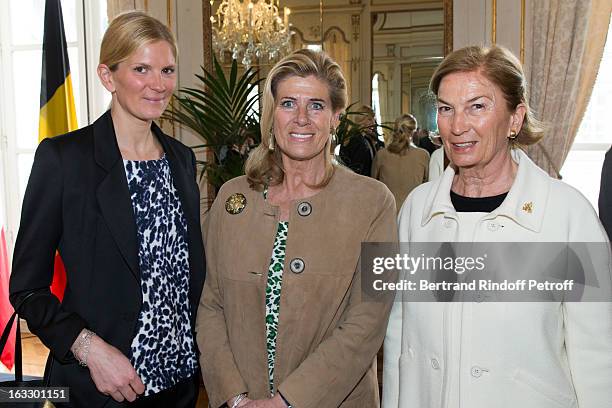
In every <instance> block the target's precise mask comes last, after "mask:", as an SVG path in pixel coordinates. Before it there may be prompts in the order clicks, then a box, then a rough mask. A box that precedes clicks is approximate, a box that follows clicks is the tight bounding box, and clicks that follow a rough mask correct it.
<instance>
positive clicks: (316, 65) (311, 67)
mask: <svg viewBox="0 0 612 408" xmlns="http://www.w3.org/2000/svg"><path fill="white" fill-rule="evenodd" d="M292 76H299V77H301V78H306V77H309V76H314V77H315V78H317V79H319V80H321V81H323V82H324V83H325V84H327V89H328V90H329V99H330V103H331V108H332V111H333V112H334V113H338V112H340V111H342V110H344V108H345V107H346V101H347V92H346V81H345V79H344V75H343V74H342V69H341V68H340V65H338V63H336V62H335V61H334V60H333V59H332V58H331V57H329V56H328V55H327V54H325V53H324V52H321V51H313V50H309V49H301V50H297V51H294V52H293V53H291V54H290V55H288V56H286V57H285V58H283V59H282V60H280V61H279V62H278V63H277V64H276V65H274V67H272V69H271V70H270V73H269V74H268V77H267V78H266V82H265V85H264V89H263V94H262V112H261V122H260V128H261V144H260V145H259V146H257V148H255V149H254V150H253V151H252V152H251V153H250V154H249V158H248V159H247V161H246V163H245V173H246V175H247V178H248V181H249V185H250V186H251V188H254V189H255V190H257V191H261V190H262V189H263V187H264V186H265V185H276V184H279V183H281V182H282V181H283V178H284V176H285V172H284V170H283V167H282V160H281V153H280V151H279V149H275V150H274V151H270V150H269V135H270V132H273V125H274V107H275V100H276V92H277V88H278V84H279V83H280V82H281V81H282V80H284V79H286V78H288V77H292ZM330 146H331V140H328V142H327V144H326V146H325V163H326V171H325V177H324V178H323V181H322V182H321V183H320V184H319V185H317V186H312V187H323V186H325V185H326V184H327V183H329V180H331V177H332V175H333V172H334V168H333V163H332V159H333V156H332V152H331V148H330Z"/></svg>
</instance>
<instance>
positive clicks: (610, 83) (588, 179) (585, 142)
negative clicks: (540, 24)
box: [561, 24, 612, 208]
mask: <svg viewBox="0 0 612 408" xmlns="http://www.w3.org/2000/svg"><path fill="white" fill-rule="evenodd" d="M611 111H612V24H611V25H610V27H609V28H608V37H607V40H606V47H605V49H604V53H603V57H602V60H601V65H600V67H599V72H598V74H597V80H596V81H595V86H594V88H593V94H592V95H591V99H590V100H589V104H588V106H587V110H586V113H585V115H584V118H583V120H582V123H581V124H580V129H579V130H578V134H577V135H576V139H575V141H574V144H573V145H572V149H571V151H570V153H569V155H568V156H567V160H566V161H565V163H564V164H563V168H562V169H561V175H562V176H563V181H565V182H566V183H568V184H570V185H572V186H574V187H575V188H577V189H578V190H580V191H581V192H582V194H584V195H585V196H586V198H587V199H588V200H589V201H590V202H591V204H593V206H594V207H595V208H597V199H598V196H599V183H600V179H601V166H602V165H603V160H604V156H605V154H606V151H607V150H608V149H609V148H610V145H611V144H612V121H610V118H609V115H610V112H611Z"/></svg>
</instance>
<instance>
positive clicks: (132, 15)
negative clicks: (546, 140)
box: [99, 11, 178, 71]
mask: <svg viewBox="0 0 612 408" xmlns="http://www.w3.org/2000/svg"><path fill="white" fill-rule="evenodd" d="M157 41H166V42H167V43H168V44H169V45H170V49H171V50H172V55H174V58H175V59H176V58H177V56H178V50H177V46H176V40H175V39H174V35H172V32H171V31H170V29H168V27H166V26H165V25H164V24H163V23H162V22H161V21H159V20H157V19H155V18H153V17H151V16H150V15H148V14H147V13H145V12H143V11H129V12H127V13H122V14H119V15H118V16H117V17H115V18H114V19H113V21H111V23H110V24H109V26H108V28H107V29H106V32H105V33H104V37H103V38H102V45H101V46H100V62H99V63H100V64H104V65H106V66H108V67H109V69H110V70H111V71H114V70H116V69H117V66H118V65H119V63H121V62H122V61H125V60H126V59H128V58H129V56H130V55H132V53H133V52H134V51H136V50H137V49H138V48H140V47H141V46H143V45H145V44H150V43H153V42H157Z"/></svg>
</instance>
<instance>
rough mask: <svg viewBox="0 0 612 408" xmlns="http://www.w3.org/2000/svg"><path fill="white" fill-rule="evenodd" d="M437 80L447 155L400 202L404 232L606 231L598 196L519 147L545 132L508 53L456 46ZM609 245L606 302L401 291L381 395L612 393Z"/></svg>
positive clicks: (524, 238) (602, 270)
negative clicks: (428, 296)
mask: <svg viewBox="0 0 612 408" xmlns="http://www.w3.org/2000/svg"><path fill="white" fill-rule="evenodd" d="M430 87H431V90H432V91H433V93H434V94H435V95H436V96H437V100H438V128H439V130H440V135H441V136H442V140H443V144H444V148H445V150H446V152H447V153H448V155H449V159H450V162H451V165H449V166H448V167H447V168H446V170H445V171H444V173H443V174H442V176H441V177H440V178H438V179H436V180H435V181H432V182H430V183H425V184H423V185H421V186H419V187H417V188H416V189H415V190H414V191H413V192H412V194H410V196H409V197H408V199H407V200H406V202H405V203H404V205H403V207H402V210H401V212H400V214H399V232H400V241H401V242H410V243H418V242H429V243H432V242H485V243H496V242H503V243H507V248H508V251H510V250H512V249H513V248H517V247H518V246H519V244H520V243H529V244H530V245H531V244H533V243H537V242H540V243H550V242H561V243H589V245H594V244H593V243H600V244H607V238H606V233H605V230H604V229H603V227H602V225H601V224H600V223H599V220H598V218H597V214H596V213H595V211H594V209H593V208H592V207H591V205H590V203H589V202H588V201H587V200H586V199H585V198H584V197H583V196H582V195H581V194H580V193H579V192H578V191H576V190H574V189H573V188H572V187H570V186H568V185H567V184H565V183H563V182H561V181H560V180H557V179H553V178H551V177H550V176H549V175H548V174H547V173H545V172H544V171H543V170H541V169H540V168H539V167H538V166H536V165H535V164H534V163H533V162H532V161H531V160H530V159H529V157H528V156H527V154H526V153H524V152H523V150H521V149H520V146H524V145H531V144H534V143H536V142H537V141H538V140H539V139H540V138H541V137H542V132H541V131H540V130H539V129H538V127H537V125H536V123H537V122H535V120H534V117H533V116H532V114H531V112H530V109H529V105H528V102H527V101H528V97H527V87H526V80H525V76H524V74H523V69H522V67H521V64H520V62H519V61H518V59H517V58H516V57H515V56H514V55H512V54H511V53H510V52H509V51H508V50H507V49H505V48H502V47H499V46H493V47H491V48H484V47H479V46H472V47H466V48H462V49H459V50H456V51H454V52H453V53H451V54H449V55H448V56H447V57H446V58H445V59H444V61H442V63H441V64H440V65H439V66H438V68H437V69H436V71H435V72H434V74H433V77H432V79H431V84H430ZM605 246H607V245H605ZM523 247H524V246H523ZM602 248H603V246H602ZM604 250H605V248H604ZM485 256H486V255H485ZM604 257H605V259H600V260H601V261H602V263H597V264H596V266H595V270H596V272H597V273H598V274H599V278H598V279H597V281H598V282H597V283H598V284H599V287H600V290H601V291H602V292H605V298H603V296H602V298H601V299H600V300H601V301H598V302H584V301H583V302H578V301H565V300H557V301H556V300H555V299H551V300H550V301H547V302H519V301H515V302H512V303H508V302H484V303H480V302H479V301H475V302H471V301H464V302H446V303H436V302H399V301H398V302H395V303H394V306H393V311H392V313H391V318H390V321H389V326H388V329H387V337H386V339H385V364H384V382H383V384H384V387H383V392H384V396H383V407H384V408H400V407H401V408H413V407H414V408H424V407H470V408H485V407H486V408H489V407H521V408H536V407H537V408H555V407H576V408H601V407H608V406H610V401H612V303H611V301H610V300H611V299H610V296H611V292H612V288H611V287H610V285H611V279H612V278H611V276H610V253H609V250H607V251H606V254H605V255H604ZM535 258H537V256H529V257H525V258H519V259H516V262H517V264H516V266H514V267H513V268H512V269H515V271H514V272H515V273H521V272H525V271H532V270H531V269H530V267H531V266H533V263H532V262H535V263H537V261H539V260H538V259H535ZM490 262H492V263H494V262H495V260H494V259H488V260H487V265H489V263H490ZM523 262H525V263H523ZM551 262H552V259H551ZM593 262H595V260H594V259H593ZM538 265H539V264H538ZM498 268H499V266H498ZM487 272H489V271H487ZM491 272H493V273H494V272H495V270H492V271H491ZM510 272H511V271H510ZM533 272H534V273H537V272H539V271H533ZM453 273H454V272H453ZM534 278H537V276H534ZM514 296H516V297H515V299H519V298H520V297H519V295H518V294H517V295H514ZM471 299H473V298H471Z"/></svg>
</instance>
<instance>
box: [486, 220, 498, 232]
mask: <svg viewBox="0 0 612 408" xmlns="http://www.w3.org/2000/svg"><path fill="white" fill-rule="evenodd" d="M487 228H488V229H489V231H497V230H498V229H499V224H498V223H496V222H493V221H489V222H488V223H487Z"/></svg>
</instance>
